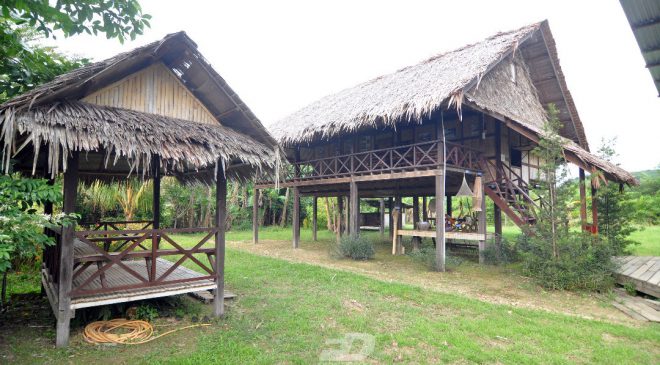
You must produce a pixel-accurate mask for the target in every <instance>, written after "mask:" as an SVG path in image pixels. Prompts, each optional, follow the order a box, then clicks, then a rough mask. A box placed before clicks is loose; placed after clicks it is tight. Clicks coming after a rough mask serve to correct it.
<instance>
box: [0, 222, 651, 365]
mask: <svg viewBox="0 0 660 365" xmlns="http://www.w3.org/2000/svg"><path fill="white" fill-rule="evenodd" d="M321 232H325V231H320V232H319V233H321ZM261 233H262V238H263V239H270V238H271V234H272V237H280V235H282V236H281V237H280V238H282V239H287V240H288V239H290V231H289V230H288V229H286V230H279V229H272V232H269V230H265V231H262V232H261ZM302 233H303V244H304V243H305V242H304V240H306V238H305V237H306V236H307V235H308V234H310V233H309V231H306V230H303V232H302ZM323 234H326V233H323ZM229 237H230V239H243V240H251V234H250V233H249V232H248V233H238V232H236V233H231V234H230V236H229ZM310 237H311V236H310ZM195 238H196V237H195V236H180V237H177V241H179V242H182V243H184V242H185V243H186V245H191V244H194V243H195ZM226 260H227V261H226V262H227V267H226V283H227V286H228V287H229V288H231V290H232V291H234V292H236V293H237V294H238V298H237V299H235V300H234V301H231V302H229V303H228V305H229V307H228V310H227V315H226V317H225V318H224V319H223V320H222V321H220V322H218V323H216V324H214V325H213V326H212V327H211V328H206V329H199V328H198V329H192V330H186V331H185V332H179V333H176V334H174V335H171V336H168V337H165V338H162V339H159V340H156V341H154V342H152V343H148V344H144V345H139V346H132V347H126V346H118V347H106V346H92V345H89V344H86V343H84V342H82V341H81V340H80V328H77V329H74V330H73V332H72V336H73V337H72V345H71V347H69V348H68V349H54V348H53V347H52V343H53V341H54V334H53V331H52V329H47V330H44V329H43V328H38V327H36V328H35V327H30V326H29V325H25V326H18V327H12V330H11V332H9V333H7V329H6V327H5V329H2V328H3V326H0V340H1V341H0V362H4V361H3V360H2V359H3V357H2V356H6V354H10V356H11V357H10V358H9V359H11V360H12V361H15V362H17V363H33V362H39V363H97V362H106V363H132V364H133V363H134V364H143V363H149V364H200V363H203V364H206V363H230V364H233V363H246V364H272V363H291V364H308V363H317V362H318V360H319V354H320V353H321V351H322V350H323V349H329V348H337V346H336V345H334V347H333V345H330V344H327V343H326V341H329V340H333V339H339V338H342V337H343V336H344V335H346V334H347V333H365V334H368V335H370V336H374V338H375V349H374V352H373V353H372V354H371V355H370V357H369V359H368V362H375V363H393V362H400V363H457V362H458V363H509V364H528V363H529V364H531V363H555V364H563V363H575V362H581V363H599V364H643V363H647V364H654V363H655V364H657V363H658V362H660V350H659V349H658V348H659V347H658V344H659V343H660V326H658V325H657V324H656V325H654V324H645V325H640V326H639V327H628V326H625V325H618V324H611V323H605V322H599V321H594V320H588V319H582V318H577V317H571V316H566V315H561V314H554V313H548V312H545V311H534V310H528V309H520V308H516V307H511V306H505V305H495V304H489V303H485V302H481V301H478V300H474V299H468V298H466V297H463V296H459V295H451V294H442V293H438V292H434V291H430V290H425V289H421V288H419V287H415V286H411V285H405V284H398V283H389V282H383V281H378V280H375V279H370V278H367V277H365V276H361V275H358V274H355V273H348V272H343V271H338V270H331V269H325V268H321V267H317V266H312V265H307V264H296V263H290V262H287V261H284V260H279V259H274V258H269V257H263V256H257V255H253V254H250V253H247V252H244V251H240V250H235V249H228V250H227V259H226ZM191 267H192V266H191ZM14 279H15V280H14ZM14 279H12V280H13V281H12V283H17V282H21V281H24V280H26V279H28V276H25V277H22V278H20V277H16V278H14ZM30 285H31V284H25V285H23V287H24V288H26V289H29V287H30ZM207 309H208V308H207ZM40 311H41V312H40V314H41V315H42V316H44V315H45V313H48V307H47V306H46V307H43V308H42V309H41V310H40ZM26 315H28V316H29V315H35V314H34V313H32V314H30V313H26ZM47 322H48V321H46V323H47ZM169 328H171V327H166V329H169ZM3 331H4V332H3Z"/></svg>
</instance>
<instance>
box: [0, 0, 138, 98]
mask: <svg viewBox="0 0 660 365" xmlns="http://www.w3.org/2000/svg"><path fill="white" fill-rule="evenodd" d="M0 9H1V10H2V12H1V14H0V102H3V101H5V100H7V99H10V98H12V97H14V96H16V95H20V94H22V93H24V92H26V91H28V90H30V89H32V88H34V87H35V86H37V85H39V84H42V83H44V82H48V81H50V80H52V79H53V78H54V77H55V76H57V75H60V74H62V73H65V72H68V71H70V70H72V69H75V68H78V67H80V66H81V65H83V64H86V63H88V61H87V60H85V59H75V58H74V59H72V58H69V57H67V56H64V55H61V54H58V53H57V52H56V51H55V49H54V48H52V47H44V46H42V45H39V44H38V40H39V39H40V38H42V37H46V38H49V37H51V36H52V37H54V35H53V31H60V32H61V33H63V34H64V36H67V37H68V36H73V35H76V34H80V33H88V34H92V33H93V34H98V33H104V34H105V35H106V36H107V37H108V38H117V39H119V41H120V42H123V41H124V39H126V38H128V37H130V38H131V39H134V38H135V37H136V36H137V35H138V34H142V32H143V30H144V27H145V26H149V19H150V16H149V15H147V14H142V10H141V9H140V6H139V3H138V2H137V1H136V0H119V1H104V0H86V1H82V0H66V1H56V2H52V1H48V0H6V1H3V2H2V4H1V5H0Z"/></svg>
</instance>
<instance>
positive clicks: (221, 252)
mask: <svg viewBox="0 0 660 365" xmlns="http://www.w3.org/2000/svg"><path fill="white" fill-rule="evenodd" d="M218 166H222V161H218ZM215 184H216V193H215V226H216V228H217V229H218V231H217V232H216V234H215V273H216V276H217V278H216V285H217V288H216V289H215V293H214V298H213V313H214V314H215V315H216V316H218V317H222V316H224V314H225V229H226V217H227V177H226V176H225V171H223V169H222V168H219V169H218V172H217V174H216V177H215Z"/></svg>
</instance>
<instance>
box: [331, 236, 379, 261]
mask: <svg viewBox="0 0 660 365" xmlns="http://www.w3.org/2000/svg"><path fill="white" fill-rule="evenodd" d="M336 254H337V256H340V257H349V258H352V259H353V260H369V259H372V258H373V257H374V255H375V254H376V251H375V250H374V245H373V243H372V242H371V240H369V239H368V238H366V237H364V236H360V237H355V238H354V237H351V236H350V235H349V236H344V237H342V238H341V240H340V241H339V244H338V245H337V247H336Z"/></svg>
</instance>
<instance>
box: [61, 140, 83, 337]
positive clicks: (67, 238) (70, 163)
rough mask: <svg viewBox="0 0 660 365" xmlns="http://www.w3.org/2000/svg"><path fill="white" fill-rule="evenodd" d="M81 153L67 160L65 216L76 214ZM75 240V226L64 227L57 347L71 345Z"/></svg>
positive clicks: (72, 155) (74, 154)
mask: <svg viewBox="0 0 660 365" xmlns="http://www.w3.org/2000/svg"><path fill="white" fill-rule="evenodd" d="M79 157H80V153H79V152H78V151H75V152H72V153H71V155H70V156H69V157H68V158H67V169H66V171H65V172H64V202H63V205H62V210H63V212H64V213H65V214H69V213H75V211H76V194H77V193H78V166H79V164H80V158H79ZM74 239H75V224H71V225H69V226H66V227H62V235H61V237H60V242H59V245H60V259H59V260H60V262H59V273H58V281H59V283H58V294H57V296H58V300H57V302H58V311H57V325H56V337H55V345H56V346H57V347H66V346H68V344H69V323H70V322H71V317H72V315H73V313H72V310H71V289H72V284H73V283H72V282H73V240H74Z"/></svg>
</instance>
